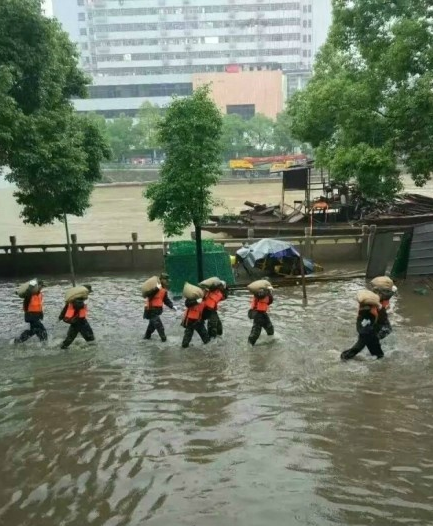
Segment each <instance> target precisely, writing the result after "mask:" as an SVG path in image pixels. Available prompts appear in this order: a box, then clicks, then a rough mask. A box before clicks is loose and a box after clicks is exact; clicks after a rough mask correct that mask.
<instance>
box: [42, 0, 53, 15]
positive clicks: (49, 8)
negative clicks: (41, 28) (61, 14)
mask: <svg viewBox="0 0 433 526" xmlns="http://www.w3.org/2000/svg"><path fill="white" fill-rule="evenodd" d="M44 8H45V12H46V13H47V16H51V15H52V14H53V8H52V5H51V0H44Z"/></svg>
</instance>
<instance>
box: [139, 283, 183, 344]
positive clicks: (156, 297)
mask: <svg viewBox="0 0 433 526" xmlns="http://www.w3.org/2000/svg"><path fill="white" fill-rule="evenodd" d="M169 279H170V277H169V275H168V274H166V273H162V274H161V275H160V277H159V281H160V285H158V287H157V288H156V289H155V292H154V293H153V294H152V295H151V296H149V297H148V298H146V303H145V307H144V315H143V318H144V319H145V320H149V325H148V326H147V329H146V332H145V334H144V339H145V340H150V338H151V337H152V334H153V333H154V332H155V331H157V333H158V334H159V337H160V338H161V341H163V342H166V341H167V336H166V335H165V329H164V325H163V324H162V321H161V317H160V316H161V314H162V311H163V307H164V305H166V306H167V307H168V308H169V309H172V310H174V311H177V307H175V306H174V305H173V302H172V301H171V299H170V298H169V297H168V291H167V289H168V284H169Z"/></svg>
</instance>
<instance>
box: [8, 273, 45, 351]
mask: <svg viewBox="0 0 433 526" xmlns="http://www.w3.org/2000/svg"><path fill="white" fill-rule="evenodd" d="M43 286H44V283H43V282H42V281H40V282H38V280H37V279H33V280H31V281H30V282H29V287H28V289H27V291H26V292H25V294H24V298H23V310H24V321H25V322H26V323H28V324H29V325H30V328H29V329H27V330H25V331H24V332H23V333H22V334H21V336H19V337H18V338H15V340H14V342H15V343H24V342H25V341H27V340H28V339H29V338H31V337H32V336H37V337H38V338H39V340H40V341H41V342H44V341H46V340H47V338H48V335H47V331H46V329H45V327H44V325H43V323H42V320H43V319H44V297H43V294H42V288H43Z"/></svg>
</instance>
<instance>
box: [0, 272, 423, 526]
mask: <svg viewBox="0 0 433 526" xmlns="http://www.w3.org/2000/svg"><path fill="white" fill-rule="evenodd" d="M86 281H91V283H92V284H93V286H94V294H93V297H92V298H91V301H90V309H91V310H90V322H91V324H92V326H93V327H94V330H95V334H96V336H97V342H96V344H95V345H93V346H87V345H85V344H84V343H82V342H77V343H76V344H74V345H73V346H72V347H71V348H70V350H69V351H67V352H64V351H60V350H59V348H58V344H59V342H60V341H61V338H62V337H63V336H64V334H65V333H66V329H67V327H66V326H65V325H64V324H61V323H60V322H57V321H56V320H57V315H58V312H59V310H60V308H61V306H62V301H61V297H62V290H63V289H64V287H65V286H66V283H58V282H55V281H52V282H51V281H49V282H48V286H47V289H46V293H45V298H46V326H47V328H48V330H49V333H50V337H51V341H50V343H49V345H48V346H47V347H45V348H43V347H40V344H39V343H37V342H29V343H28V344H26V345H24V346H20V347H14V346H13V345H12V344H11V343H10V342H11V340H12V338H13V337H14V336H15V335H16V334H17V333H18V332H19V331H20V330H22V328H23V327H24V324H23V323H22V318H21V316H22V315H21V313H20V302H19V300H18V299H17V298H16V297H15V296H14V294H13V285H12V284H11V283H7V282H3V283H1V284H0V293H1V295H2V305H1V316H0V480H1V482H0V524H2V525H3V524H4V525H5V526H60V525H62V526H82V525H87V524H89V525H95V526H142V525H143V524H146V525H149V526H181V525H184V526H198V525H200V526H231V525H238V526H264V525H266V526H285V525H290V526H296V525H300V526H334V525H339V526H367V525H370V524H371V525H375V526H396V525H400V524H402V525H411V526H427V525H430V524H432V523H433V446H432V433H433V413H432V407H433V360H432V352H433V328H432V324H431V298H430V297H429V296H425V297H424V296H417V295H415V294H414V293H413V291H412V288H411V287H407V288H404V287H403V288H402V289H401V290H400V292H399V295H398V297H397V298H396V299H395V300H393V314H392V318H391V320H392V323H393V325H394V333H393V334H392V335H391V336H390V337H389V338H387V340H385V342H384V350H385V353H386V357H385V359H384V360H382V361H379V362H377V361H374V360H372V359H370V358H369V357H368V356H367V355H363V356H362V358H361V359H357V360H354V361H352V362H350V363H341V362H340V360H339V352H338V351H340V350H342V349H344V348H347V347H348V346H350V345H351V344H352V342H353V340H354V317H355V315H356V313H355V311H356V305H355V302H354V301H353V297H354V294H355V292H356V291H357V290H358V289H359V288H360V287H362V286H363V283H362V282H361V281H353V282H349V283H327V284H316V285H311V286H309V287H308V293H309V304H308V306H307V307H306V308H303V307H302V298H301V291H300V290H299V289H287V290H278V291H277V292H276V301H275V305H274V306H273V309H272V313H271V316H272V319H273V321H274V324H275V327H276V337H275V338H274V339H271V340H269V339H268V337H267V336H262V338H261V339H260V340H259V343H258V345H257V346H256V347H255V348H254V349H250V348H249V347H248V346H247V344H246V339H247V336H248V332H249V328H250V323H251V322H250V321H249V320H248V319H247V316H246V312H247V309H248V301H249V300H248V297H247V296H246V295H245V294H242V293H238V294H237V295H235V296H233V297H230V298H229V299H228V301H226V302H225V304H224V305H223V307H222V311H221V316H222V319H223V322H224V329H225V335H224V337H223V339H222V340H219V341H217V342H213V343H211V344H209V345H208V346H206V347H203V346H202V344H201V343H199V342H198V341H197V339H196V337H195V339H194V346H192V347H191V348H190V349H188V350H182V349H181V348H180V338H181V333H182V329H181V328H180V326H179V317H178V315H175V314H173V313H171V312H168V313H166V314H164V315H163V320H164V323H165V324H166V328H167V333H168V335H169V340H168V342H167V344H162V343H160V342H158V341H156V340H151V341H150V342H144V341H143V340H142V339H141V337H142V334H143V331H144V329H143V327H144V325H143V320H142V319H141V312H142V300H141V298H140V296H139V294H138V291H139V283H140V281H139V280H138V279H136V278H134V277H130V278H116V279H109V278H104V279H101V278H100V279H92V278H86ZM337 350H338V351H337Z"/></svg>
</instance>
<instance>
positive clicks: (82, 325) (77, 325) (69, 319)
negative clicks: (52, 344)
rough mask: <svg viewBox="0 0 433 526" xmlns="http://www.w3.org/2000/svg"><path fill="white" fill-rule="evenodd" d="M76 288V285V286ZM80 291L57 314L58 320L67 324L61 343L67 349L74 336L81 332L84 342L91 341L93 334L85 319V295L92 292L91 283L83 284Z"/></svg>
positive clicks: (93, 338)
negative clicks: (66, 331) (65, 333)
mask: <svg viewBox="0 0 433 526" xmlns="http://www.w3.org/2000/svg"><path fill="white" fill-rule="evenodd" d="M76 288H77V289H78V287H76ZM80 289H83V290H82V293H81V294H80V293H78V297H73V299H71V300H70V301H68V302H67V303H66V304H65V306H64V307H63V310H62V312H61V313H60V315H59V321H62V320H63V321H64V322H65V323H67V324H69V329H68V333H67V335H66V338H65V340H64V341H63V343H62V345H61V347H60V348H61V349H67V348H68V347H69V346H70V345H71V343H72V342H73V341H74V340H75V338H76V337H77V336H78V335H79V334H81V336H82V337H83V338H84V339H85V340H86V342H93V341H94V340H95V336H94V334H93V330H92V327H91V326H90V324H89V322H88V321H87V314H88V308H87V302H86V300H87V296H88V295H89V294H90V293H91V292H92V287H91V285H83V287H80Z"/></svg>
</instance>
